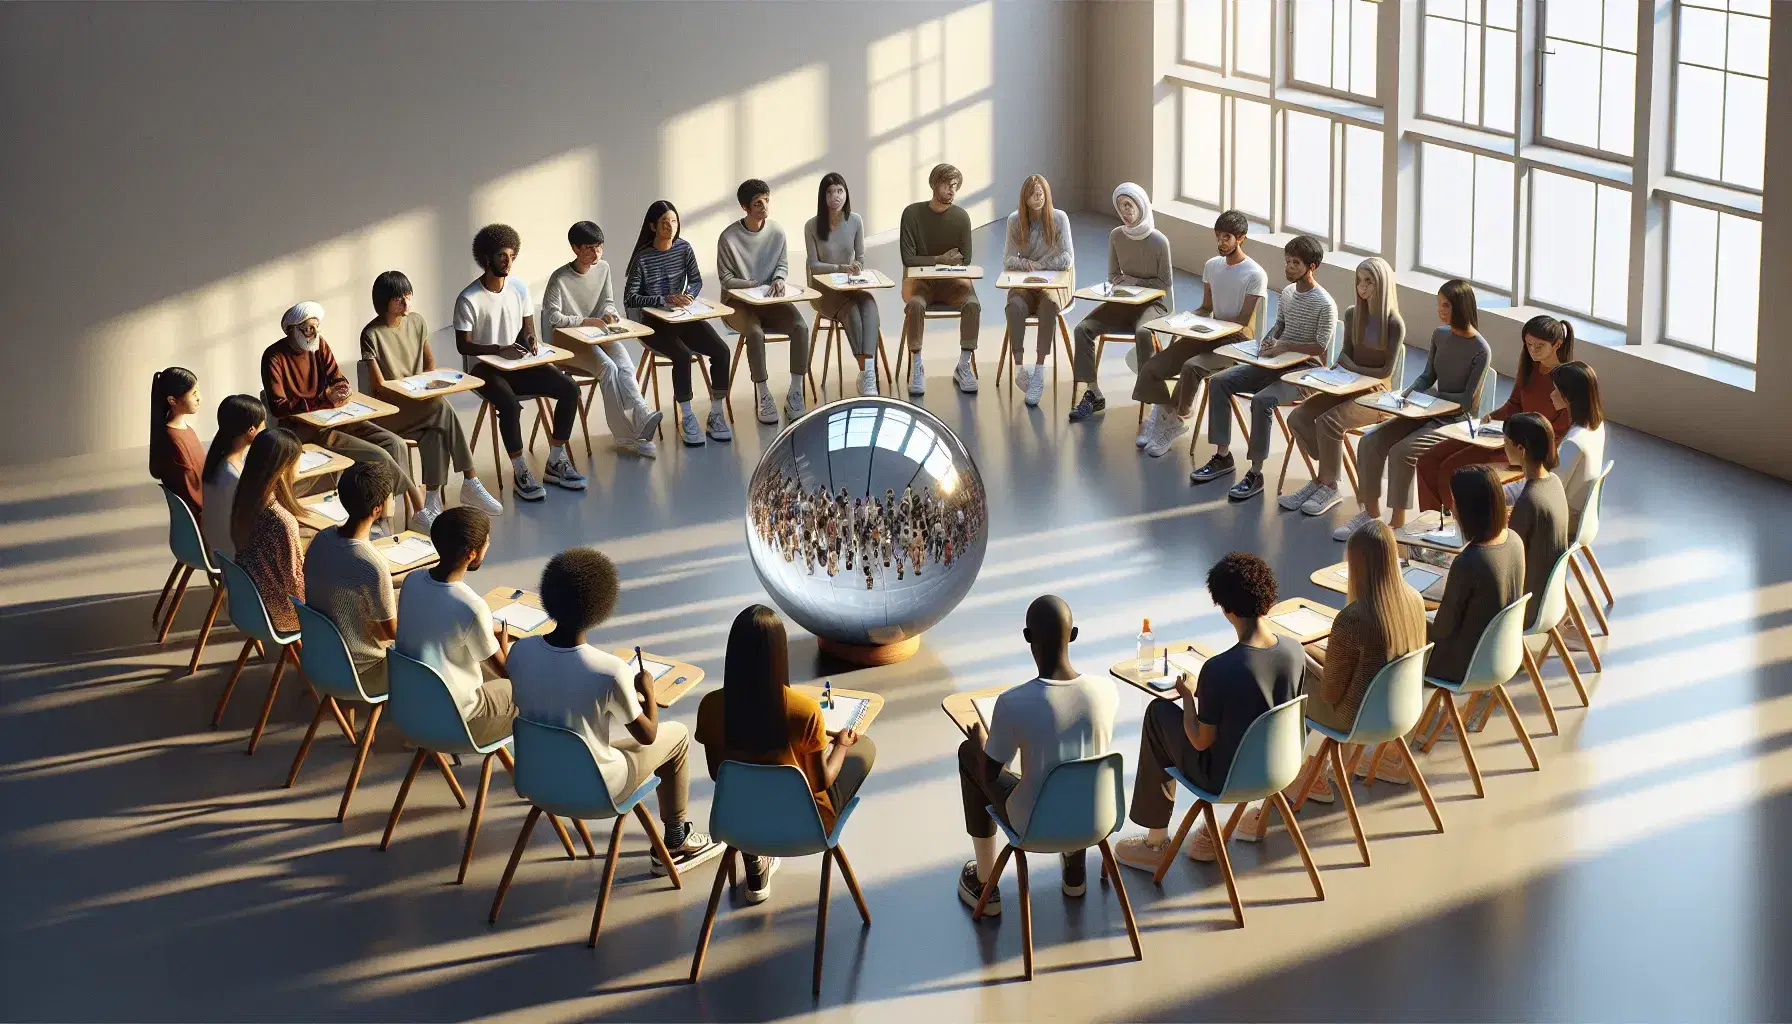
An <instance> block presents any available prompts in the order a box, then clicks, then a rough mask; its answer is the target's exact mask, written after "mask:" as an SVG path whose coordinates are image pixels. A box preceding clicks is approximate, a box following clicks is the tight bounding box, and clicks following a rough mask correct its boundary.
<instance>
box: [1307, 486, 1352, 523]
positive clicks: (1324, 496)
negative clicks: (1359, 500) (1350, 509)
mask: <svg viewBox="0 0 1792 1024" xmlns="http://www.w3.org/2000/svg"><path fill="white" fill-rule="evenodd" d="M1343 500H1344V497H1343V496H1342V495H1340V494H1339V493H1338V489H1337V488H1336V487H1326V486H1325V485H1323V484H1321V485H1320V486H1319V487H1318V488H1316V489H1315V490H1314V491H1313V493H1312V494H1310V495H1308V496H1307V500H1306V501H1305V502H1304V503H1302V504H1301V507H1300V510H1301V512H1302V513H1304V514H1306V515H1309V516H1322V515H1324V514H1326V513H1327V512H1330V511H1331V510H1332V506H1334V505H1336V504H1338V503H1339V502H1341V501H1343Z"/></svg>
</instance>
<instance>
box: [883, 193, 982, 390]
mask: <svg viewBox="0 0 1792 1024" xmlns="http://www.w3.org/2000/svg"><path fill="white" fill-rule="evenodd" d="M927 187H928V188H929V189H931V190H933V195H932V196H931V197H930V198H929V199H928V200H927V201H926V202H921V203H910V204H909V205H908V206H906V207H904V208H903V211H902V221H901V224H900V225H899V228H898V235H899V245H900V248H901V250H902V265H903V266H904V267H932V266H939V265H945V266H969V265H970V263H971V215H970V214H968V213H966V212H964V207H962V206H958V205H956V200H957V199H958V190H959V189H960V188H963V187H964V174H963V173H962V172H960V171H959V169H958V168H956V167H954V166H952V165H951V164H936V165H934V168H933V170H931V171H928V172H927ZM902 303H903V306H902V336H903V338H904V339H906V340H907V342H908V355H909V359H910V361H911V365H910V367H909V380H908V393H909V394H911V395H922V394H926V392H927V369H926V367H924V366H922V365H921V335H922V333H923V332H924V331H926V329H927V310H928V308H929V307H933V308H946V309H955V310H957V311H958V314H959V315H958V368H957V369H956V370H954V371H953V372H952V381H953V383H954V384H956V385H957V386H958V390H960V391H962V392H964V393H965V394H967V395H969V394H975V393H976V391H977V371H976V369H975V368H974V366H973V365H972V361H973V360H974V359H976V357H977V329H978V325H979V324H980V322H981V320H982V317H983V304H982V303H980V302H978V301H977V289H976V286H975V285H974V284H973V283H972V282H971V281H968V280H966V279H964V278H935V279H928V278H920V277H905V278H903V280H902Z"/></svg>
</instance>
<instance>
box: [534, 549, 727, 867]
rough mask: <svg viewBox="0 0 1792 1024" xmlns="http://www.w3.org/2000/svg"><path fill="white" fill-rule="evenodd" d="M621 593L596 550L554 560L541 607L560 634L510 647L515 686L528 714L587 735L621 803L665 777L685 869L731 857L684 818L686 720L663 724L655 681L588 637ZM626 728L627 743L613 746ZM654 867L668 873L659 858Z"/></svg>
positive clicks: (666, 801)
mask: <svg viewBox="0 0 1792 1024" xmlns="http://www.w3.org/2000/svg"><path fill="white" fill-rule="evenodd" d="M620 592H621V587H620V585H619V584H618V582H617V579H616V565H615V563H613V562H611V561H610V559H609V558H608V557H606V556H605V555H604V554H603V552H601V551H598V550H596V549H595V548H571V549H569V550H566V551H562V552H560V553H559V554H557V555H555V556H554V557H553V558H550V559H548V564H547V567H546V568H545V569H543V570H542V571H541V606H542V608H543V609H544V610H545V611H546V612H547V613H548V614H549V615H550V616H552V617H553V619H554V629H553V631H552V632H550V633H548V634H547V635H546V636H532V637H528V638H526V639H523V640H519V641H517V643H516V644H515V646H513V647H512V648H511V649H510V663H509V664H510V681H511V686H512V687H513V688H514V693H515V695H516V706H517V711H518V713H519V714H520V715H521V716H522V717H524V718H527V719H528V720H529V721H531V722H537V723H540V724H542V725H554V726H559V727H560V728H563V729H571V730H573V731H574V732H577V733H579V734H580V735H581V736H583V737H584V739H585V745H586V746H588V747H590V748H591V757H592V759H593V760H595V761H596V762H597V768H598V772H599V774H601V775H602V776H603V780H604V786H605V788H607V789H608V790H609V791H610V798H611V799H612V800H615V801H618V802H620V801H622V800H623V799H625V798H626V797H627V796H628V795H629V794H630V793H633V792H634V791H635V790H637V789H639V788H641V784H642V783H644V782H646V781H647V777H648V776H649V775H657V776H659V780H660V785H659V788H658V789H657V790H656V793H657V795H658V797H659V805H660V821H661V822H663V823H664V824H665V840H666V849H667V851H668V852H669V853H671V855H672V861H673V863H675V864H676V865H677V866H678V868H679V869H680V870H683V869H685V868H689V867H693V866H695V865H697V864H700V863H702V862H703V861H706V860H708V859H710V858H711V857H714V856H715V855H716V854H718V853H721V852H722V846H721V844H720V843H717V842H715V841H714V840H713V839H711V838H710V837H709V836H708V835H705V834H704V833H702V832H697V831H693V830H692V829H691V827H690V823H689V822H687V821H686V820H685V803H686V801H687V800H688V799H689V796H690V789H691V785H690V776H689V774H688V771H687V769H686V766H685V765H686V756H687V754H688V752H689V750H690V744H691V740H690V733H689V732H688V731H686V729H685V727H684V726H683V725H682V724H680V723H678V722H662V721H660V720H659V713H658V709H657V706H656V705H655V703H654V699H653V677H652V676H651V675H649V674H648V672H647V671H646V670H645V669H639V670H637V671H635V672H632V673H631V672H630V671H629V669H628V665H627V663H625V662H624V661H622V659H620V658H618V657H616V656H615V655H613V654H611V653H609V652H608V651H603V650H599V649H598V648H596V647H592V646H591V645H590V644H587V643H586V642H585V634H586V633H587V632H589V631H590V630H591V629H593V628H595V627H596V626H597V625H598V624H599V623H601V622H603V621H604V620H605V619H607V618H609V617H610V613H611V612H612V611H614V610H615V608H616V598H617V595H618V594H619V593H620ZM618 726H620V727H621V728H622V729H623V730H624V731H625V732H626V733H627V737H626V738H622V739H617V740H615V741H614V742H612V740H611V734H612V733H613V732H615V731H616V729H617V727H618ZM651 868H652V871H653V873H654V874H656V875H663V874H666V866H665V865H664V864H663V863H661V862H660V859H659V855H658V854H657V853H655V854H654V855H653V859H652V864H651Z"/></svg>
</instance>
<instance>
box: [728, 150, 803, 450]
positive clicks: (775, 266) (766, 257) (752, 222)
mask: <svg viewBox="0 0 1792 1024" xmlns="http://www.w3.org/2000/svg"><path fill="white" fill-rule="evenodd" d="M734 197H735V199H736V200H737V201H739V203H740V208H741V209H742V210H744V211H746V214H747V215H746V216H745V217H742V218H741V219H740V220H737V221H735V222H734V223H732V224H730V225H728V226H727V227H725V228H723V229H722V234H721V237H719V238H717V239H716V276H718V277H720V278H721V279H722V294H723V295H724V296H727V293H728V292H729V291H732V290H734V289H737V288H768V289H770V291H771V294H773V295H782V294H783V293H784V291H785V288H786V285H785V283H784V281H785V278H786V277H788V276H789V274H790V246H789V243H787V242H786V241H785V239H784V229H783V228H781V227H779V226H778V225H776V224H774V223H772V221H771V209H772V187H771V186H770V185H767V184H766V183H765V182H763V181H760V180H759V179H758V178H749V179H747V180H746V181H743V182H741V183H740V188H739V189H737V190H735V193H734ZM724 301H726V302H727V304H728V305H730V306H732V307H734V312H733V313H732V314H730V315H729V316H727V317H725V318H724V321H723V322H725V323H726V324H727V325H728V326H729V327H732V328H734V329H735V330H736V331H738V332H740V336H741V340H742V341H744V342H745V343H746V346H747V365H748V368H749V371H750V372H751V374H752V377H753V391H754V393H755V395H756V396H757V403H756V404H757V406H758V410H759V422H761V423H776V422H778V406H777V403H776V402H774V401H772V392H771V388H770V387H769V386H767V384H766V377H767V374H766V369H765V336H766V334H767V333H768V332H769V333H779V334H787V335H789V336H790V391H789V393H788V394H786V395H785V396H784V414H785V415H786V416H787V417H789V418H790V419H791V420H795V419H797V418H798V417H800V416H802V415H803V411H804V410H803V385H804V384H805V383H807V381H808V375H809V324H808V321H806V320H804V319H803V315H802V314H801V313H799V312H798V311H797V308H796V304H795V303H793V302H776V303H770V304H767V305H755V304H752V303H749V302H744V301H742V300H740V299H738V298H732V297H728V298H726V299H725V300H724Z"/></svg>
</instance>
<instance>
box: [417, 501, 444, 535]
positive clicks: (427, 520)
mask: <svg viewBox="0 0 1792 1024" xmlns="http://www.w3.org/2000/svg"><path fill="white" fill-rule="evenodd" d="M441 514H442V510H441V509H439V508H437V509H432V508H430V507H429V506H428V505H424V506H423V507H422V508H420V509H418V510H417V511H416V512H414V513H412V515H411V522H410V528H411V529H413V530H416V531H417V532H418V533H422V534H427V533H429V528H430V526H431V525H433V524H434V523H435V521H436V517H437V516H439V515H441Z"/></svg>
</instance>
